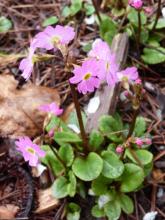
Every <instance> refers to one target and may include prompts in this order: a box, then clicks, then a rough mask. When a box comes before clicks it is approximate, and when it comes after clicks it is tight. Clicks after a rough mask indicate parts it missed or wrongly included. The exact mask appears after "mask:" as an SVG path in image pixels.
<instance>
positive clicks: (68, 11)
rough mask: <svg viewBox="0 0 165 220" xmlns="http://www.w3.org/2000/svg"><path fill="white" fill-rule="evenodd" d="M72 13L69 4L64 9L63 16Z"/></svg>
mask: <svg viewBox="0 0 165 220" xmlns="http://www.w3.org/2000/svg"><path fill="white" fill-rule="evenodd" d="M70 14H71V10H70V8H69V7H68V6H65V7H64V8H63V10H62V16H63V17H68V16H70Z"/></svg>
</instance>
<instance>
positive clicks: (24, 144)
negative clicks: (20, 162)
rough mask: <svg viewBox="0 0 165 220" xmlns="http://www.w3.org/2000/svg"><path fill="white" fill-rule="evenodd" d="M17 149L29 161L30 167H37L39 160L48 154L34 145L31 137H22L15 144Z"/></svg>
mask: <svg viewBox="0 0 165 220" xmlns="http://www.w3.org/2000/svg"><path fill="white" fill-rule="evenodd" d="M15 144H16V146H17V147H18V148H17V149H18V150H19V151H20V152H21V153H22V155H23V157H24V159H25V161H29V165H30V166H34V167H36V166H37V165H38V163H39V158H42V157H45V155H46V153H45V152H44V151H43V150H41V149H40V147H39V146H38V145H37V144H34V143H33V142H32V141H31V140H30V138H29V137H21V138H19V140H18V141H16V142H15Z"/></svg>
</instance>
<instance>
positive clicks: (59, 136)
mask: <svg viewBox="0 0 165 220" xmlns="http://www.w3.org/2000/svg"><path fill="white" fill-rule="evenodd" d="M54 140H55V141H56V142H57V143H58V144H59V145H62V143H81V142H82V141H81V138H80V137H79V136H78V135H77V134H75V133H73V132H72V131H61V132H55V135H54Z"/></svg>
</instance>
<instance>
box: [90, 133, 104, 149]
mask: <svg viewBox="0 0 165 220" xmlns="http://www.w3.org/2000/svg"><path fill="white" fill-rule="evenodd" d="M103 141H104V137H103V136H102V135H101V134H100V132H98V131H96V130H93V131H92V132H91V134H90V136H89V145H90V147H91V149H92V150H98V149H99V147H100V146H101V144H102V143H103Z"/></svg>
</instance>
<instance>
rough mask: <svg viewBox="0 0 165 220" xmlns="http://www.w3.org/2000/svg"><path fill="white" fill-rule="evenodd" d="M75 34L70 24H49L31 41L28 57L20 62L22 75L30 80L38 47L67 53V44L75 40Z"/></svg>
mask: <svg viewBox="0 0 165 220" xmlns="http://www.w3.org/2000/svg"><path fill="white" fill-rule="evenodd" d="M74 36H75V32H74V29H73V28H72V27H70V26H64V27H63V26H60V25H57V26H56V27H55V28H53V27H51V26H48V27H47V28H45V30H44V31H42V32H40V33H38V34H37V35H36V36H35V37H34V39H33V40H32V41H31V44H30V48H29V54H28V56H27V58H25V59H23V60H22V61H21V63H20V66H19V69H20V70H21V71H22V72H23V73H22V76H23V77H24V78H25V79H26V80H28V79H29V78H30V76H31V73H32V71H33V66H34V63H35V62H36V61H37V56H36V55H35V51H36V49H37V48H43V49H46V50H51V49H54V50H57V49H59V50H60V51H61V52H62V53H64V54H65V53H66V45H68V44H69V43H70V41H72V40H73V38H74Z"/></svg>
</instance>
